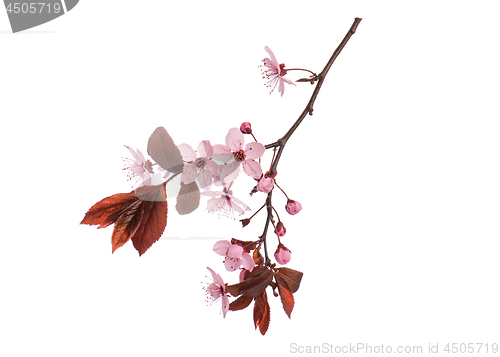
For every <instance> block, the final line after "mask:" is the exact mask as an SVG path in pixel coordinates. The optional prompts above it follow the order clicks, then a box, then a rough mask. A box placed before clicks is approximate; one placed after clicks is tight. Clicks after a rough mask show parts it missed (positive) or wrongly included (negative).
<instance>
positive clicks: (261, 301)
mask: <svg viewBox="0 0 500 357" xmlns="http://www.w3.org/2000/svg"><path fill="white" fill-rule="evenodd" d="M253 321H254V324H255V328H257V327H259V330H260V333H261V334H262V335H265V333H266V332H267V329H268V328H269V322H270V321H271V311H270V309H269V303H268V302H267V295H266V292H265V291H264V292H263V293H262V294H261V295H259V296H258V297H257V298H256V299H255V304H254V308H253Z"/></svg>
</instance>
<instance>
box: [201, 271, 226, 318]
mask: <svg viewBox="0 0 500 357" xmlns="http://www.w3.org/2000/svg"><path fill="white" fill-rule="evenodd" d="M207 269H208V271H210V274H212V280H213V283H211V284H209V285H208V286H207V287H206V288H204V290H205V292H206V294H207V296H208V299H209V302H210V304H213V303H215V302H217V301H219V300H221V301H222V316H223V317H224V318H225V317H226V313H227V312H228V311H229V298H228V293H226V284H225V283H224V280H222V278H221V277H220V275H219V274H217V273H215V272H214V271H213V270H212V269H210V268H209V267H207Z"/></svg>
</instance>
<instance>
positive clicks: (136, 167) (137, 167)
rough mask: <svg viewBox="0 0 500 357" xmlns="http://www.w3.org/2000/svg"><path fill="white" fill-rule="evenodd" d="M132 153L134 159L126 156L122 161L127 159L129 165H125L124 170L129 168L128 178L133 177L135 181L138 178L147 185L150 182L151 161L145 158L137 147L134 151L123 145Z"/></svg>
mask: <svg viewBox="0 0 500 357" xmlns="http://www.w3.org/2000/svg"><path fill="white" fill-rule="evenodd" d="M124 146H125V147H126V148H127V149H128V150H129V151H130V153H131V154H132V156H133V157H134V159H133V160H132V159H129V158H126V159H125V160H124V161H129V165H128V166H125V167H124V168H123V169H124V170H129V171H130V173H129V174H128V175H127V176H128V180H132V179H134V178H135V183H137V182H138V181H139V180H140V181H141V183H142V184H145V185H149V184H150V182H151V174H152V173H153V164H152V163H151V161H149V160H146V159H145V158H144V155H142V153H141V152H140V151H139V149H137V152H135V151H134V149H132V148H131V147H129V146H127V145H124Z"/></svg>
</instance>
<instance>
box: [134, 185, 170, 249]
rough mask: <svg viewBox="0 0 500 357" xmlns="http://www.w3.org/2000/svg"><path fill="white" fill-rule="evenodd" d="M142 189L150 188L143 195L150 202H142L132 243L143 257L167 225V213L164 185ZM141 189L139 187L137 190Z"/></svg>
mask: <svg viewBox="0 0 500 357" xmlns="http://www.w3.org/2000/svg"><path fill="white" fill-rule="evenodd" d="M143 187H150V189H149V191H148V193H147V194H145V196H146V197H147V198H148V199H150V200H148V201H142V204H141V207H142V219H141V224H140V226H139V227H138V228H137V231H136V232H135V234H133V235H132V243H134V247H135V249H137V251H138V252H139V255H143V254H144V253H145V252H146V250H148V249H149V247H151V246H152V245H153V243H154V242H156V241H157V240H158V239H160V237H161V235H162V234H163V231H164V230H165V227H166V225H167V211H168V208H167V200H166V197H167V193H166V190H165V185H164V184H160V185H158V186H143ZM143 187H139V189H141V188H143ZM139 189H137V190H139Z"/></svg>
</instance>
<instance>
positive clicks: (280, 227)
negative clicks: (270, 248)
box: [274, 221, 286, 237]
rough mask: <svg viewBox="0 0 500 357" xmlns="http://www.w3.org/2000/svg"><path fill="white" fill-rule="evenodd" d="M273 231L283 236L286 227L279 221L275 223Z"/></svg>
mask: <svg viewBox="0 0 500 357" xmlns="http://www.w3.org/2000/svg"><path fill="white" fill-rule="evenodd" d="M274 231H275V232H276V234H277V235H278V236H279V237H283V236H284V235H285V233H286V228H285V226H284V225H283V223H282V222H281V221H279V222H278V224H277V225H276V229H275V230H274Z"/></svg>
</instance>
